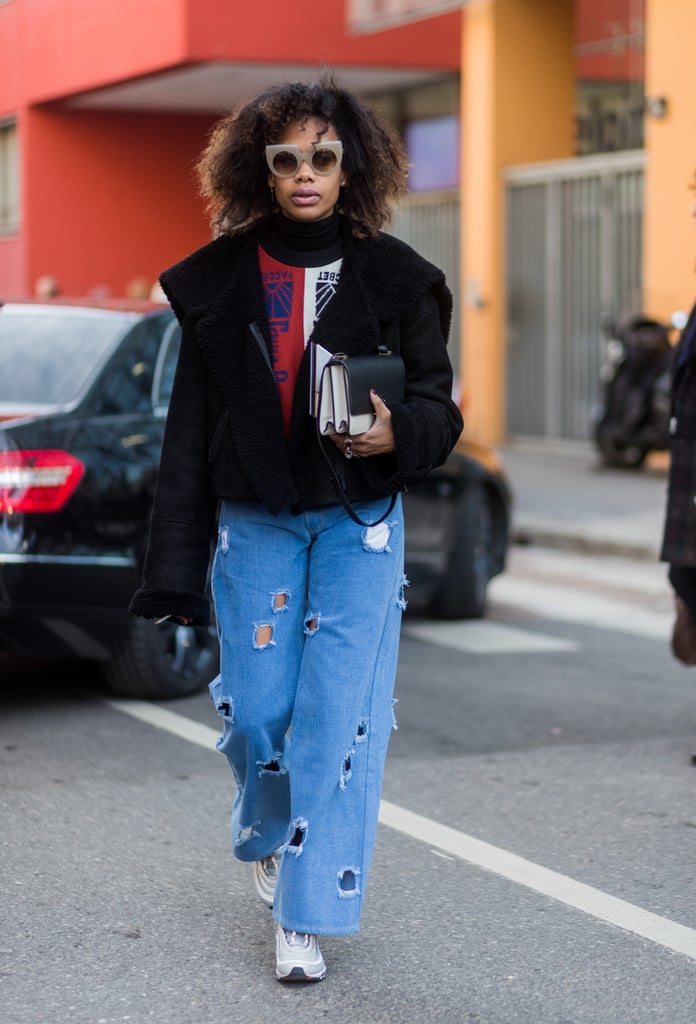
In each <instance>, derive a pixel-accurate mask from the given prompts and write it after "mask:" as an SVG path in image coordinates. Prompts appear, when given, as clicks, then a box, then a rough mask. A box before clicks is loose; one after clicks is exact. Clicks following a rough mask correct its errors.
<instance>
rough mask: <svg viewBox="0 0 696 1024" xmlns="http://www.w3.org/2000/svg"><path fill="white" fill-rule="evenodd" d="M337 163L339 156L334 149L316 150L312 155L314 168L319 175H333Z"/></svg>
mask: <svg viewBox="0 0 696 1024" xmlns="http://www.w3.org/2000/svg"><path fill="white" fill-rule="evenodd" d="M337 163H338V156H337V154H336V153H335V152H334V150H333V149H315V150H314V153H313V154H312V167H313V168H314V170H315V171H317V173H318V174H331V171H333V170H334V168H335V167H336V164H337Z"/></svg>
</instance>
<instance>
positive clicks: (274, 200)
mask: <svg viewBox="0 0 696 1024" xmlns="http://www.w3.org/2000/svg"><path fill="white" fill-rule="evenodd" d="M268 187H269V189H270V192H271V206H272V207H273V209H274V210H275V208H276V206H277V205H278V204H277V203H276V197H275V188H274V187H273V185H269V186H268Z"/></svg>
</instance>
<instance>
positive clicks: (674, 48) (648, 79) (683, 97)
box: [643, 0, 696, 318]
mask: <svg viewBox="0 0 696 1024" xmlns="http://www.w3.org/2000/svg"><path fill="white" fill-rule="evenodd" d="M645 17H646V22H645V41H646V52H645V93H646V96H647V97H648V101H649V102H648V111H649V110H650V108H651V106H653V104H651V102H650V101H651V100H659V99H664V100H665V101H666V107H665V111H664V116H663V117H656V116H654V115H651V114H650V113H649V112H648V113H647V115H646V119H645V150H646V157H647V161H646V166H647V169H646V187H645V222H644V224H645V230H644V256H643V272H644V282H643V284H644V306H645V309H646V311H648V312H649V313H650V315H651V316H655V317H660V318H668V317H669V316H670V315H671V314H672V313H673V312H674V311H675V310H678V309H687V310H688V309H689V308H690V307H691V306H692V304H693V302H694V299H696V278H695V277H694V263H695V262H696V231H695V230H694V225H693V221H692V218H691V216H690V211H691V209H692V207H693V206H694V203H695V202H696V191H694V190H693V188H692V186H694V185H695V184H696V87H695V86H694V55H693V47H694V39H696V4H694V3H692V2H690V0H647V2H646V7H645Z"/></svg>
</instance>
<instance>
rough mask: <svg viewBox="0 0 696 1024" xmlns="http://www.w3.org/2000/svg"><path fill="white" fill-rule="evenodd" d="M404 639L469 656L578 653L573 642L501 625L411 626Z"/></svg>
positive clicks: (406, 626) (479, 622)
mask: <svg viewBox="0 0 696 1024" xmlns="http://www.w3.org/2000/svg"><path fill="white" fill-rule="evenodd" d="M403 635H404V636H408V637H413V638H414V639H416V640H422V641H425V642H426V643H429V644H437V645H438V646H439V647H449V648H451V649H452V650H455V651H463V652H465V653H466V654H525V653H529V654H531V653H543V652H544V651H577V650H578V648H579V645H578V644H577V643H575V641H573V640H563V639H562V638H560V637H556V636H547V635H546V634H544V633H537V632H536V631H533V630H530V629H517V628H516V627H515V626H506V625H503V623H501V622H492V621H490V620H471V621H466V622H413V623H411V622H409V623H406V624H404V627H403Z"/></svg>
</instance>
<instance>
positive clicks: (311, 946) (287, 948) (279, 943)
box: [276, 925, 326, 981]
mask: <svg viewBox="0 0 696 1024" xmlns="http://www.w3.org/2000/svg"><path fill="white" fill-rule="evenodd" d="M325 977H326V964H325V963H324V957H323V956H322V955H321V950H320V949H319V945H318V943H317V937H316V935H304V934H303V933H302V932H290V931H287V930H286V929H285V928H283V927H281V925H278V927H277V930H276V978H277V979H278V981H323V979H324V978H325Z"/></svg>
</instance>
